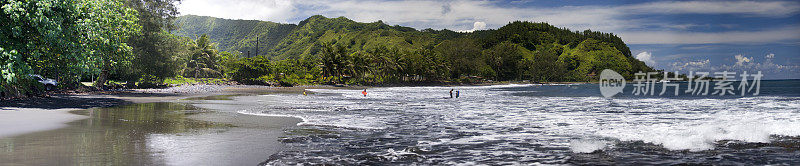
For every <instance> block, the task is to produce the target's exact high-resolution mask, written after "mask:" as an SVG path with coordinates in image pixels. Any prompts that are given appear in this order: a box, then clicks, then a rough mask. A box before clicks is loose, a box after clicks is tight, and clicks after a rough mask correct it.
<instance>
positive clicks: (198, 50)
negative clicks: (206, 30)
mask: <svg viewBox="0 0 800 166" xmlns="http://www.w3.org/2000/svg"><path fill="white" fill-rule="evenodd" d="M189 44H190V46H189V49H190V52H191V55H190V56H189V59H188V60H187V62H186V67H185V68H184V69H183V75H184V76H187V77H189V76H191V77H194V78H200V77H203V78H208V77H217V76H219V75H220V72H219V69H220V68H219V64H218V63H217V61H218V59H219V57H218V55H217V53H218V51H217V50H216V48H215V47H214V44H213V43H211V42H210V41H209V39H208V36H207V35H205V34H203V35H201V36H200V37H199V38H197V40H195V41H193V42H191V43H189Z"/></svg>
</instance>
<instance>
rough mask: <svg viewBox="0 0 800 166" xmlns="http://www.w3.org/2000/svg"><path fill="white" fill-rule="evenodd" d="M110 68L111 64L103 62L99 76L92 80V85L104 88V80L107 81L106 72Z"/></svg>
mask: <svg viewBox="0 0 800 166" xmlns="http://www.w3.org/2000/svg"><path fill="white" fill-rule="evenodd" d="M110 68H111V65H109V64H108V62H103V69H102V70H101V71H100V76H98V77H97V80H96V81H95V82H94V87H98V88H100V89H105V87H106V82H108V73H109V70H111V69H110Z"/></svg>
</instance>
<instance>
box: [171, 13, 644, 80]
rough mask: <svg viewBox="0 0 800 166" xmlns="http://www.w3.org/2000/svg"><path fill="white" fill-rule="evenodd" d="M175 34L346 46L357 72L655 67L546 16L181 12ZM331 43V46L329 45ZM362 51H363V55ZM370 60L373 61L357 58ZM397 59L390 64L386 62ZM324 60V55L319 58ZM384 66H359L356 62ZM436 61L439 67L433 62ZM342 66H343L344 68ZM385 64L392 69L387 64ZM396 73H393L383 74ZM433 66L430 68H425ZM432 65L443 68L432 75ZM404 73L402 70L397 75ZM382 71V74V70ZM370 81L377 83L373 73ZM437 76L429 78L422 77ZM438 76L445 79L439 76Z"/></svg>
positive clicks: (526, 73) (276, 51) (498, 74)
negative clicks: (447, 25)
mask: <svg viewBox="0 0 800 166" xmlns="http://www.w3.org/2000/svg"><path fill="white" fill-rule="evenodd" d="M175 24H176V25H177V26H178V27H179V29H178V30H177V31H175V32H174V33H175V34H177V35H180V36H185V37H194V36H198V35H201V34H208V36H209V38H210V39H211V41H212V42H215V43H218V48H219V49H221V50H223V51H229V52H234V53H235V52H240V53H241V55H246V54H247V51H250V52H251V54H253V55H254V54H255V49H254V47H255V38H256V36H258V37H259V50H260V51H259V55H263V56H264V57H266V58H268V59H270V60H273V61H274V60H283V59H308V60H316V61H324V60H325V57H323V56H324V54H325V49H328V50H329V53H330V50H331V47H330V46H331V45H335V46H336V47H340V50H341V51H342V52H343V53H341V54H343V55H342V56H349V57H351V58H356V59H355V60H350V61H348V63H351V64H348V65H346V66H351V67H349V68H348V69H349V70H352V71H351V72H349V73H339V74H338V75H340V76H343V75H347V76H348V77H349V76H350V75H355V76H353V77H354V78H359V77H364V78H365V79H366V78H367V77H381V79H379V80H383V81H377V82H385V80H386V79H385V78H384V77H387V78H388V77H392V78H393V80H407V79H405V78H406V77H413V76H426V77H427V78H440V77H441V78H449V79H458V78H463V77H465V76H480V77H483V78H489V79H495V80H535V81H586V80H591V79H592V78H589V77H587V75H589V74H590V73H599V71H601V70H602V69H606V68H610V69H614V70H616V71H618V72H620V73H621V74H623V75H624V76H626V77H628V78H630V77H632V75H633V74H632V73H634V72H637V71H653V69H652V68H650V67H648V66H646V65H645V64H644V62H641V61H639V60H637V59H635V58H633V57H632V56H631V52H630V50H629V48H628V47H627V46H626V45H625V43H624V42H623V41H622V39H620V38H619V37H617V36H615V35H613V34H610V33H602V32H595V31H589V30H586V31H583V32H579V31H570V30H568V29H564V28H558V27H555V26H552V25H549V24H547V23H534V22H526V21H516V22H511V23H509V24H507V25H505V26H503V27H501V28H498V29H496V30H482V31H475V32H472V33H459V32H454V31H451V30H446V29H445V30H433V29H424V30H416V29H414V28H409V27H402V26H397V25H395V26H390V25H387V24H384V23H383V22H381V21H377V22H373V23H360V22H355V21H353V20H350V19H347V18H345V17H338V18H326V17H324V16H320V15H316V16H312V17H310V18H308V19H306V20H303V21H301V22H299V23H298V24H297V25H294V24H280V23H274V22H266V21H254V20H229V19H220V18H213V17H204V16H193V15H188V16H181V17H179V18H178V19H176V21H175ZM326 46H327V47H326ZM361 54H365V55H363V57H359V56H362V55H361ZM363 59H371V60H374V62H363V63H364V64H356V62H355V61H359V60H360V61H363ZM387 61H388V62H391V63H395V64H394V66H391V67H388V66H386V64H384V63H385V62H387ZM320 63H323V64H325V62H320ZM359 65H361V66H367V67H366V68H367V69H372V68H380V69H381V70H380V71H368V72H367V71H365V72H357V70H358V69H356V68H354V67H352V66H356V67H357V66H359ZM429 66H434V67H429ZM338 68H343V67H338ZM384 68H386V69H385V70H384ZM389 69H391V72H393V74H378V73H386V72H389ZM425 72H428V73H425ZM430 72H437V73H435V74H431V73H430ZM398 73H399V74H398ZM376 75H378V76H376ZM370 80H371V81H366V82H376V81H375V80H374V79H373V78H370ZM423 80H431V79H423ZM437 80H440V79H437Z"/></svg>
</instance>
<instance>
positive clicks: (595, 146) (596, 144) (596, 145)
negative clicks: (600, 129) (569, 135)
mask: <svg viewBox="0 0 800 166" xmlns="http://www.w3.org/2000/svg"><path fill="white" fill-rule="evenodd" d="M607 144H608V142H607V141H602V140H594V139H576V140H572V141H570V142H569V149H570V150H572V152H575V153H592V152H595V151H598V150H603V148H605V147H606V146H607Z"/></svg>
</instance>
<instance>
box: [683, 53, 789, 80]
mask: <svg viewBox="0 0 800 166" xmlns="http://www.w3.org/2000/svg"><path fill="white" fill-rule="evenodd" d="M733 57H734V59H736V62H733V64H718V65H711V61H710V60H708V59H706V60H699V61H683V62H673V63H672V64H671V65H670V68H669V69H668V70H670V71H679V72H681V73H688V72H689V71H694V72H721V71H729V72H737V73H741V72H744V71H747V72H749V73H755V72H759V71H761V72H762V73H764V76H765V78H770V79H786V78H797V76H800V75H797V73H798V72H800V65H780V64H775V63H773V62H772V59H774V58H775V54H773V53H769V54H767V55H765V61H764V62H757V61H756V60H755V59H754V58H753V57H745V56H744V55H741V54H738V55H734V56H733Z"/></svg>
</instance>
